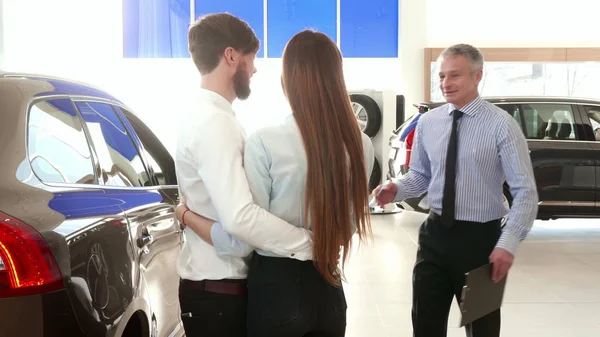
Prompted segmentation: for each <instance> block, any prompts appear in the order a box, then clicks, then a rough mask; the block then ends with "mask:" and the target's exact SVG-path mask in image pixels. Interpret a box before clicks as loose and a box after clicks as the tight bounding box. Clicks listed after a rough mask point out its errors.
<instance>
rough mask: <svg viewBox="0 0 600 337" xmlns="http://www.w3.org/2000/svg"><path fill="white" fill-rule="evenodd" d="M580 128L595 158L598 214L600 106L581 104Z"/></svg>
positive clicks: (599, 209) (599, 198) (599, 196)
mask: <svg viewBox="0 0 600 337" xmlns="http://www.w3.org/2000/svg"><path fill="white" fill-rule="evenodd" d="M581 112H582V128H583V130H584V132H585V133H586V136H587V138H588V139H589V145H590V147H591V148H592V150H593V151H594V155H595V158H596V207H595V212H594V213H595V214H596V215H598V216H600V106H590V105H587V106H581Z"/></svg>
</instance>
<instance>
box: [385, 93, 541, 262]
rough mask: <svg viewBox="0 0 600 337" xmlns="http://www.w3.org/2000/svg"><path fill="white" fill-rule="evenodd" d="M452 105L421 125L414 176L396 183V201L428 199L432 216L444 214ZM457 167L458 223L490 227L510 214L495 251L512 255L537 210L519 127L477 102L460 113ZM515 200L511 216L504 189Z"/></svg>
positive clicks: (488, 105)
mask: <svg viewBox="0 0 600 337" xmlns="http://www.w3.org/2000/svg"><path fill="white" fill-rule="evenodd" d="M455 109H456V108H455V107H454V105H452V104H445V105H443V106H441V107H438V108H436V109H433V110H431V111H429V112H427V113H425V114H424V115H423V117H421V119H420V120H419V124H418V126H417V131H416V134H415V141H414V144H413V149H412V155H411V162H410V170H409V171H408V173H407V174H406V175H404V176H403V177H402V178H400V179H399V180H398V182H397V184H398V193H397V194H396V198H395V201H396V202H398V201H402V200H404V199H407V198H414V197H418V196H420V195H422V194H423V193H425V192H427V193H428V196H427V198H428V202H429V205H430V207H431V210H432V211H433V212H435V213H436V214H438V215H440V214H441V209H442V198H443V191H444V179H445V178H444V174H445V170H446V152H447V150H448V142H449V140H450V131H451V129H452V111H453V110H455ZM460 110H461V111H462V112H463V113H464V115H463V117H462V118H461V119H459V121H458V130H457V132H458V155H457V166H456V199H455V200H456V214H455V218H456V220H461V221H472V222H488V221H491V220H495V219H500V218H502V217H504V216H505V215H506V214H508V220H507V223H506V225H505V227H504V229H503V232H502V235H501V237H500V239H499V240H498V243H497V245H496V247H499V248H503V249H506V250H507V251H509V252H511V253H512V254H513V255H514V254H515V253H516V251H517V248H518V246H519V243H520V242H521V241H522V240H524V239H525V238H526V237H527V234H528V233H529V231H530V230H531V227H532V226H533V221H534V220H535V218H536V215H537V210H538V194H537V190H536V183H535V178H534V175H533V167H532V164H531V158H530V157H529V150H528V147H527V141H526V139H525V136H524V135H523V132H522V131H521V128H520V127H519V124H518V123H517V122H516V121H515V120H514V119H513V118H512V116H510V115H509V114H508V113H506V111H504V110H502V109H500V108H499V107H497V106H495V105H493V104H491V103H489V102H486V101H484V100H482V99H481V98H480V97H477V98H476V99H475V100H473V101H471V102H470V103H469V104H467V105H465V106H464V107H463V108H462V109H460ZM505 181H506V182H507V184H508V186H509V188H510V193H511V195H512V196H513V203H512V207H511V209H510V211H509V209H507V207H506V205H505V204H504V202H503V187H502V185H503V183H504V182H505Z"/></svg>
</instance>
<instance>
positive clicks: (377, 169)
mask: <svg viewBox="0 0 600 337" xmlns="http://www.w3.org/2000/svg"><path fill="white" fill-rule="evenodd" d="M373 159H374V162H373V171H371V177H370V178H369V193H371V192H373V190H374V189H376V188H377V186H379V184H381V165H379V161H378V160H377V158H376V157H375V158H373Z"/></svg>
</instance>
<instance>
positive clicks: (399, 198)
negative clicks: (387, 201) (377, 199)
mask: <svg viewBox="0 0 600 337" xmlns="http://www.w3.org/2000/svg"><path fill="white" fill-rule="evenodd" d="M393 184H396V196H395V197H394V200H393V201H392V202H402V201H404V199H406V197H405V196H404V193H402V192H403V189H402V188H400V184H399V183H397V182H394V183H393Z"/></svg>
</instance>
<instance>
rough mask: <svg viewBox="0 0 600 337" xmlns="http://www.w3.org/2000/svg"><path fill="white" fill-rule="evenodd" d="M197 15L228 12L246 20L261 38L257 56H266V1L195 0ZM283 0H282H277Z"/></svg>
mask: <svg viewBox="0 0 600 337" xmlns="http://www.w3.org/2000/svg"><path fill="white" fill-rule="evenodd" d="M194 1H195V5H196V13H195V15H196V16H195V17H196V18H198V17H200V16H202V15H205V14H210V13H221V12H228V13H231V14H233V15H235V16H237V17H239V18H240V19H242V20H244V21H246V22H247V23H248V24H249V25H250V27H252V29H254V32H255V33H256V36H257V37H258V39H259V40H260V50H259V51H258V54H257V55H256V56H257V57H264V46H263V41H264V36H265V29H264V20H265V15H264V2H263V0H194ZM276 1H281V0H276Z"/></svg>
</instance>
